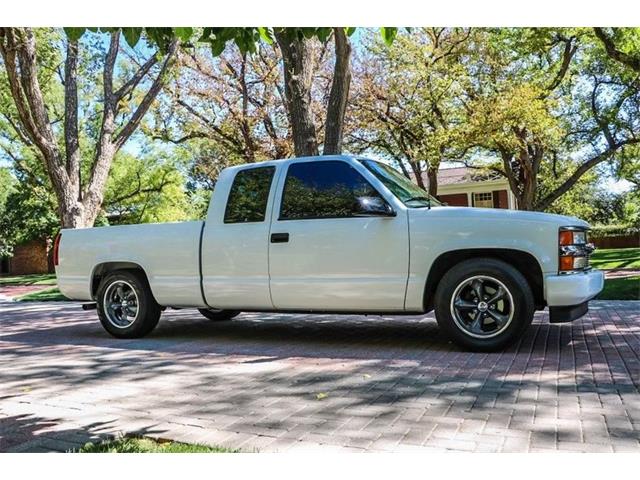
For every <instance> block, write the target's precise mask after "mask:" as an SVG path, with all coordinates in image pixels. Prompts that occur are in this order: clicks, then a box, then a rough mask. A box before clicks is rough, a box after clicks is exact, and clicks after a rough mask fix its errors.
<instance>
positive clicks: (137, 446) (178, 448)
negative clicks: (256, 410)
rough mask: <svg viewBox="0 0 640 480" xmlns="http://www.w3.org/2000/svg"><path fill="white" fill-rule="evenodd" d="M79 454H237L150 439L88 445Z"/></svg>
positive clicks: (132, 439) (221, 449)
mask: <svg viewBox="0 0 640 480" xmlns="http://www.w3.org/2000/svg"><path fill="white" fill-rule="evenodd" d="M78 452H79V453H236V452H237V450H229V449H227V448H222V447H207V446H206V445H192V444H188V443H179V442H158V441H156V440H152V439H150V438H120V439H117V440H112V441H110V442H103V443H88V444H86V445H85V446H84V447H82V448H81V449H79V450H78Z"/></svg>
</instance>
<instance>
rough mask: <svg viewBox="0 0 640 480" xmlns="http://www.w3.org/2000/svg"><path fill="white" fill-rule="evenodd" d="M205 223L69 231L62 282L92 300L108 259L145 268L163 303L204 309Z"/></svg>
mask: <svg viewBox="0 0 640 480" xmlns="http://www.w3.org/2000/svg"><path fill="white" fill-rule="evenodd" d="M203 225H204V223H203V222H197V221H196V222H182V223H164V224H144V225H123V226H116V227H100V228H90V229H76V230H63V231H62V237H61V241H60V250H59V258H60V264H59V267H58V272H57V274H58V286H59V288H60V291H61V292H62V293H63V294H64V295H66V296H68V297H69V298H74V299H78V300H91V299H92V292H91V283H92V278H93V274H94V271H95V270H96V269H99V268H100V265H102V264H104V263H114V262H115V263H119V262H122V263H123V264H127V263H131V264H135V265H138V266H139V267H142V269H143V270H144V272H145V273H146V275H147V278H148V280H149V285H150V286H151V291H152V292H153V295H154V297H155V299H156V301H157V302H158V303H159V304H160V305H165V306H190V307H204V306H205V303H204V300H203V298H202V290H201V285H200V238H201V233H202V227H203Z"/></svg>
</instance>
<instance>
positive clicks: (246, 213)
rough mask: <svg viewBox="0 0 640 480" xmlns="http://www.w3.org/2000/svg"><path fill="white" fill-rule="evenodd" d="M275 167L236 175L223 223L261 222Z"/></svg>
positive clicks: (246, 171) (250, 170) (249, 169)
mask: <svg viewBox="0 0 640 480" xmlns="http://www.w3.org/2000/svg"><path fill="white" fill-rule="evenodd" d="M274 172H275V167H258V168H248V169H246V170H240V171H239V172H238V173H236V176H235V178H234V179H233V185H231V191H230V192H229V199H228V200H227V208H226V209H225V212H224V223H247V222H263V221H264V218H265V214H266V211H267V200H268V199H269V190H270V189H271V181H272V180H273V174H274Z"/></svg>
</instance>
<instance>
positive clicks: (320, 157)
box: [226, 155, 366, 170]
mask: <svg viewBox="0 0 640 480" xmlns="http://www.w3.org/2000/svg"><path fill="white" fill-rule="evenodd" d="M365 158H366V157H362V156H360V155H317V156H312V157H291V158H279V159H276V160H264V161H259V162H255V163H243V164H242V165H234V166H232V167H227V168H226V170H240V169H244V168H251V166H252V165H260V166H268V165H279V164H281V163H283V162H294V161H298V160H302V161H314V160H316V161H319V160H362V159H365Z"/></svg>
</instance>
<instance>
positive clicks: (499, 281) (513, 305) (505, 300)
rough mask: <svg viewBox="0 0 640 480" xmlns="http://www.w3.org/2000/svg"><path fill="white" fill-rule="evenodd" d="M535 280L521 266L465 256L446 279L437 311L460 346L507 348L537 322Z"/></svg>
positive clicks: (444, 327) (443, 326) (437, 299)
mask: <svg viewBox="0 0 640 480" xmlns="http://www.w3.org/2000/svg"><path fill="white" fill-rule="evenodd" d="M534 310H535V306H534V300H533V293H532V292H531V287H530V286H529V283H528V282H527V280H526V279H525V278H524V276H523V275H522V273H520V272H519V271H518V270H517V269H516V268H514V267H512V266H511V265H509V264H508V263H505V262H503V261H500V260H496V259H493V258H478V259H471V260H465V261H463V262H461V263H459V264H457V265H456V266H454V267H453V268H451V269H450V270H449V271H448V272H447V273H446V274H445V275H444V276H443V277H442V280H440V283H439V284H438V288H437V290H436V295H435V313H436V319H437V321H438V325H439V326H440V328H441V329H442V330H443V331H444V332H445V333H446V334H447V335H448V336H449V337H450V338H451V339H452V340H453V341H454V342H455V343H457V344H458V345H460V346H462V347H465V348H468V349H471V350H476V351H496V350H501V349H503V348H505V347H507V346H508V345H510V344H512V343H513V342H515V341H516V340H518V339H519V338H520V337H521V335H522V334H523V333H524V331H525V330H526V329H527V327H529V325H530V324H531V321H532V320H533V314H534Z"/></svg>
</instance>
